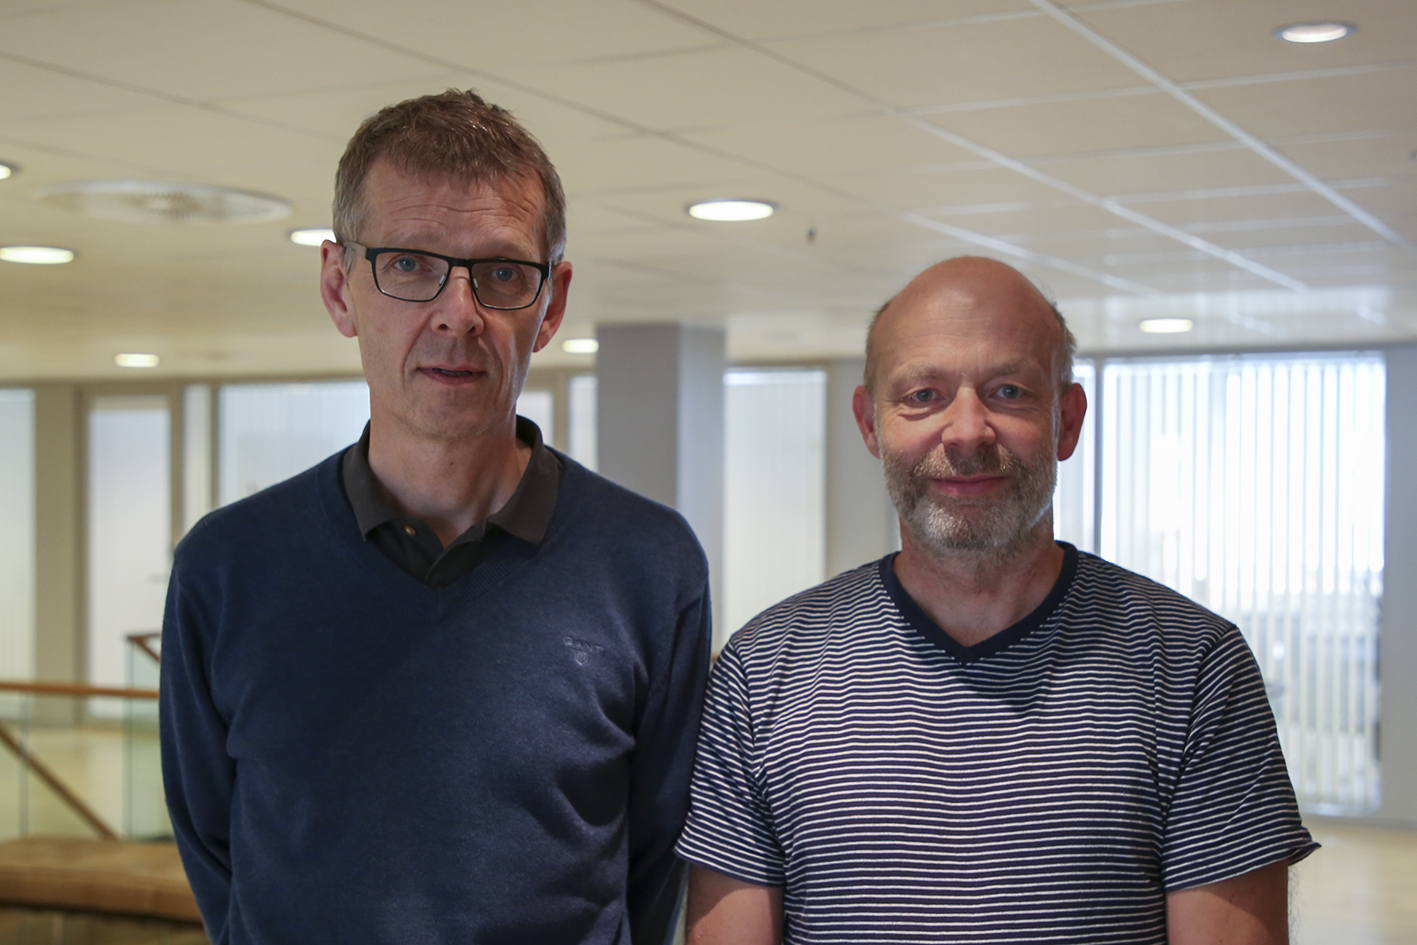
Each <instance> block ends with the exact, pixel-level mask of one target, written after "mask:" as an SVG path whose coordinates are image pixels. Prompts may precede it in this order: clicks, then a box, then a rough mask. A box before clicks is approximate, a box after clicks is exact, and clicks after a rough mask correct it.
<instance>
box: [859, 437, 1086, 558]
mask: <svg viewBox="0 0 1417 945" xmlns="http://www.w3.org/2000/svg"><path fill="white" fill-rule="evenodd" d="M883 459H884V461H885V462H884V465H885V474H886V490H887V491H888V492H889V493H890V497H891V502H892V503H893V504H894V505H895V507H896V511H897V512H899V513H900V517H901V520H902V521H904V522H905V525H906V527H907V528H909V529H910V531H911V533H912V534H913V535H914V536H915V538H916V539H918V540H919V541H920V543H921V544H923V545H924V546H925V547H926V549H928V550H929V551H930V552H932V553H933V554H934V555H936V556H937V557H940V558H958V557H966V558H970V559H973V560H975V561H978V562H980V563H986V562H1003V561H1008V560H1010V559H1012V558H1013V557H1014V556H1016V555H1017V554H1018V553H1019V552H1021V551H1022V550H1023V549H1025V548H1026V547H1028V546H1029V545H1031V544H1032V542H1033V541H1034V540H1036V539H1035V533H1036V532H1037V530H1038V528H1039V527H1040V526H1041V525H1043V524H1044V523H1045V522H1046V523H1047V524H1048V525H1049V527H1050V529H1049V534H1048V539H1049V540H1051V538H1052V531H1051V524H1052V518H1051V516H1049V515H1048V513H1049V512H1050V511H1051V509H1052V506H1053V487H1054V485H1055V483H1056V481H1057V478H1058V464H1057V462H1056V461H1053V460H1051V459H1045V460H1044V461H1042V462H1038V463H1028V462H1025V461H1024V460H1023V459H1021V458H1020V457H1019V456H1018V454H1016V453H1013V452H1011V451H1009V450H1008V449H1005V448H1004V447H1002V446H998V445H995V444H989V445H986V446H982V447H980V448H979V450H977V451H976V452H975V453H974V454H973V455H972V456H963V455H961V454H959V453H958V452H957V451H950V452H946V451H945V450H944V449H943V448H936V449H934V450H931V451H930V452H929V453H927V454H925V456H924V458H922V459H921V460H920V462H918V463H916V464H915V465H914V466H909V465H907V461H906V460H905V459H904V458H903V457H901V456H900V455H899V454H896V453H885V454H884V456H883ZM980 474H985V475H1002V476H1004V477H1005V478H1006V481H1005V484H1004V486H1003V488H1002V489H1001V490H999V491H998V492H997V493H996V494H993V495H988V496H980V497H978V498H958V497H953V496H946V495H942V494H941V493H939V492H938V491H936V490H935V489H934V488H933V487H932V486H931V484H930V480H931V479H940V478H946V477H950V476H975V475H980Z"/></svg>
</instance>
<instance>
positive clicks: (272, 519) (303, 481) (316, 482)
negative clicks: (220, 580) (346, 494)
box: [174, 450, 344, 565]
mask: <svg viewBox="0 0 1417 945" xmlns="http://www.w3.org/2000/svg"><path fill="white" fill-rule="evenodd" d="M343 455H344V451H343V450H341V451H340V452H338V453H336V454H334V455H333V456H330V457H328V458H326V459H324V460H322V461H321V462H320V463H318V464H316V465H315V466H312V467H310V468H309V469H307V470H305V471H304V472H301V473H298V474H296V475H294V476H292V477H291V478H289V479H286V480H284V481H283V482H278V483H276V484H275V485H273V486H270V487H268V488H266V489H262V490H261V491H260V492H257V493H255V494H253V495H250V496H247V497H246V498H244V499H238V500H237V501H235V502H232V503H230V504H229V505H224V506H222V507H221V508H219V509H216V510H214V511H212V512H210V513H208V514H207V515H205V516H203V517H202V519H201V520H200V521H199V522H197V524H196V525H194V526H193V527H192V529H191V531H189V532H188V533H187V535H186V536H185V537H183V539H182V540H181V541H180V542H179V543H178V545H177V550H176V552H175V555H174V557H175V561H176V562H177V564H179V565H180V564H182V563H183V562H192V561H203V560H212V559H214V558H224V557H227V556H239V557H247V558H249V556H250V555H251V553H252V552H253V550H256V549H259V547H260V546H261V545H263V544H266V543H270V544H272V545H277V546H280V545H289V543H290V539H291V538H292V536H293V535H294V534H295V533H297V532H300V531H303V530H308V529H309V528H310V527H311V526H312V525H316V524H317V523H318V522H319V521H321V520H322V519H323V518H324V516H325V514H326V509H327V508H328V507H329V505H330V503H331V501H332V500H342V495H341V493H340V487H339V460H340V457H342V456H343Z"/></svg>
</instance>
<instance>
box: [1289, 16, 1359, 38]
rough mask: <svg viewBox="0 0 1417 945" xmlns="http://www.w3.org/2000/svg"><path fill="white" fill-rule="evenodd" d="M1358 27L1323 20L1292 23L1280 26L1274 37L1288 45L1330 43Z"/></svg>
mask: <svg viewBox="0 0 1417 945" xmlns="http://www.w3.org/2000/svg"><path fill="white" fill-rule="evenodd" d="M1357 29H1358V27H1356V26H1354V25H1353V24H1352V23H1340V22H1338V21H1337V20H1325V21H1322V22H1314V23H1294V24H1292V25H1290V26H1282V27H1280V28H1279V29H1277V30H1275V31H1274V35H1275V36H1278V37H1279V38H1280V39H1282V40H1284V41H1285V42H1289V43H1331V42H1333V41H1334V40H1335V39H1342V38H1343V37H1345V36H1348V35H1350V34H1352V33H1353V32H1354V31H1355V30H1357Z"/></svg>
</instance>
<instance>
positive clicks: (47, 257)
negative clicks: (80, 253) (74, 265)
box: [0, 246, 74, 266]
mask: <svg viewBox="0 0 1417 945" xmlns="http://www.w3.org/2000/svg"><path fill="white" fill-rule="evenodd" d="M0 259H3V260H4V261H5V262H12V263H29V264H30V265H31V266H57V265H60V264H61V263H67V262H73V261H74V251H73V250H72V249H61V248H60V247H58V246H0Z"/></svg>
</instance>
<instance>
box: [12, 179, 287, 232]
mask: <svg viewBox="0 0 1417 945" xmlns="http://www.w3.org/2000/svg"><path fill="white" fill-rule="evenodd" d="M36 196H37V197H38V198H39V200H40V202H41V203H44V204H47V205H49V206H51V207H58V208H60V209H61V210H72V211H74V212H75V213H82V214H84V215H85V216H90V217H98V218H100V219H103V220H120V221H122V222H124V223H261V222H263V221H267V220H281V219H284V218H285V217H288V216H290V211H291V203H290V201H289V200H286V199H285V198H283V197H274V196H272V195H270V194H258V193H255V192H254V191H249V190H238V189H236V188H235V187H216V186H212V185H210V184H192V183H187V182H185V181H161V180H86V181H77V182H75V183H69V184H55V185H54V186H52V187H46V188H44V189H43V190H41V191H40V192H39V193H38V194H36Z"/></svg>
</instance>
